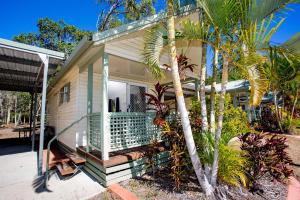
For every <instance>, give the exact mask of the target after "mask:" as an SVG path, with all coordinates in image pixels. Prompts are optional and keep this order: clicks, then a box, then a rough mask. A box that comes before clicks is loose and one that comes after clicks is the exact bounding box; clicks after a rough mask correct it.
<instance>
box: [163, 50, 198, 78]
mask: <svg viewBox="0 0 300 200" xmlns="http://www.w3.org/2000/svg"><path fill="white" fill-rule="evenodd" d="M176 58H177V63H178V73H179V76H180V78H181V79H184V78H185V77H186V73H187V71H188V70H189V71H190V72H194V69H195V67H196V66H197V65H196V64H191V63H189V58H188V57H186V56H185V55H184V54H180V55H179V56H176ZM163 66H165V67H166V69H167V70H171V66H170V65H168V64H163Z"/></svg>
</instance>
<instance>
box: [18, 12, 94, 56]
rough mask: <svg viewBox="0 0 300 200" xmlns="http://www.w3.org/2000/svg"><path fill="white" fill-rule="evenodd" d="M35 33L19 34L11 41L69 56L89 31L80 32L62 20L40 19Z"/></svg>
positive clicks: (89, 33)
mask: <svg viewBox="0 0 300 200" xmlns="http://www.w3.org/2000/svg"><path fill="white" fill-rule="evenodd" d="M37 27H38V31H37V33H21V34H19V35H17V36H15V37H14V38H13V40H15V41H17V42H21V43H25V44H29V45H34V46H38V47H43V48H46V49H51V50H55V51H61V52H65V53H66V54H67V55H69V54H71V52H72V51H73V49H74V48H75V47H76V46H77V44H78V43H79V42H80V40H81V39H82V38H83V37H84V36H89V35H91V34H92V33H91V32H90V31H86V30H81V29H79V28H77V27H75V26H74V25H71V24H67V23H66V22H64V21H63V20H59V21H54V20H52V19H49V18H47V17H46V18H42V19H39V20H38V21H37Z"/></svg>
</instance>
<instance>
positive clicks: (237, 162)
mask: <svg viewBox="0 0 300 200" xmlns="http://www.w3.org/2000/svg"><path fill="white" fill-rule="evenodd" d="M222 137H224V135H221V140H223V141H225V139H224V138H222ZM194 139H195V142H196V145H197V150H198V153H199V157H200V160H201V162H202V163H203V164H207V165H209V166H212V163H213V155H214V136H213V135H212V134H211V133H209V132H207V133H203V134H194ZM246 163H247V159H246V158H245V157H244V156H243V151H239V150H235V149H233V148H232V147H230V146H227V144H225V143H220V146H219V170H218V178H219V180H220V181H222V182H224V183H227V184H229V185H232V186H239V185H241V184H242V185H243V186H246V185H247V182H248V181H247V176H246V173H245V172H246V171H245V169H246Z"/></svg>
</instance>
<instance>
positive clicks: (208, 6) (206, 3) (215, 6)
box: [198, 0, 240, 31]
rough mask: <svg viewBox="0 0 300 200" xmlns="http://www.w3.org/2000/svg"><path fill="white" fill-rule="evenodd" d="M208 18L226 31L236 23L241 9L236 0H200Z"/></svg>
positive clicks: (216, 26) (215, 25)
mask: <svg viewBox="0 0 300 200" xmlns="http://www.w3.org/2000/svg"><path fill="white" fill-rule="evenodd" d="M198 3H199V6H200V7H201V8H202V9H203V10H204V12H205V14H206V16H207V18H208V20H209V21H210V23H211V24H212V25H213V26H214V27H215V28H218V29H219V30H220V31H226V30H228V29H231V28H232V27H233V24H236V23H237V21H238V17H239V15H240V14H239V12H240V9H238V8H239V7H238V6H239V4H238V1H236V0H199V1H198Z"/></svg>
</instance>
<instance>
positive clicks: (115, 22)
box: [96, 0, 156, 32]
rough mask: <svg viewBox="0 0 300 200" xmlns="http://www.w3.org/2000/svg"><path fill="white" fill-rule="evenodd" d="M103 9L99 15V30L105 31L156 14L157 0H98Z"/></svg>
mask: <svg viewBox="0 0 300 200" xmlns="http://www.w3.org/2000/svg"><path fill="white" fill-rule="evenodd" d="M98 3H99V4H100V5H102V7H103V9H102V10H101V12H100V13H99V15H98V20H97V24H96V26H97V30H98V31H100V32H101V31H105V30H108V29H110V28H115V27H118V26H120V25H122V24H123V23H128V22H131V21H135V20H139V19H141V18H142V17H146V16H150V15H153V14H155V12H156V11H155V7H154V4H155V3H156V1H155V0H140V1H135V0H98Z"/></svg>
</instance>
